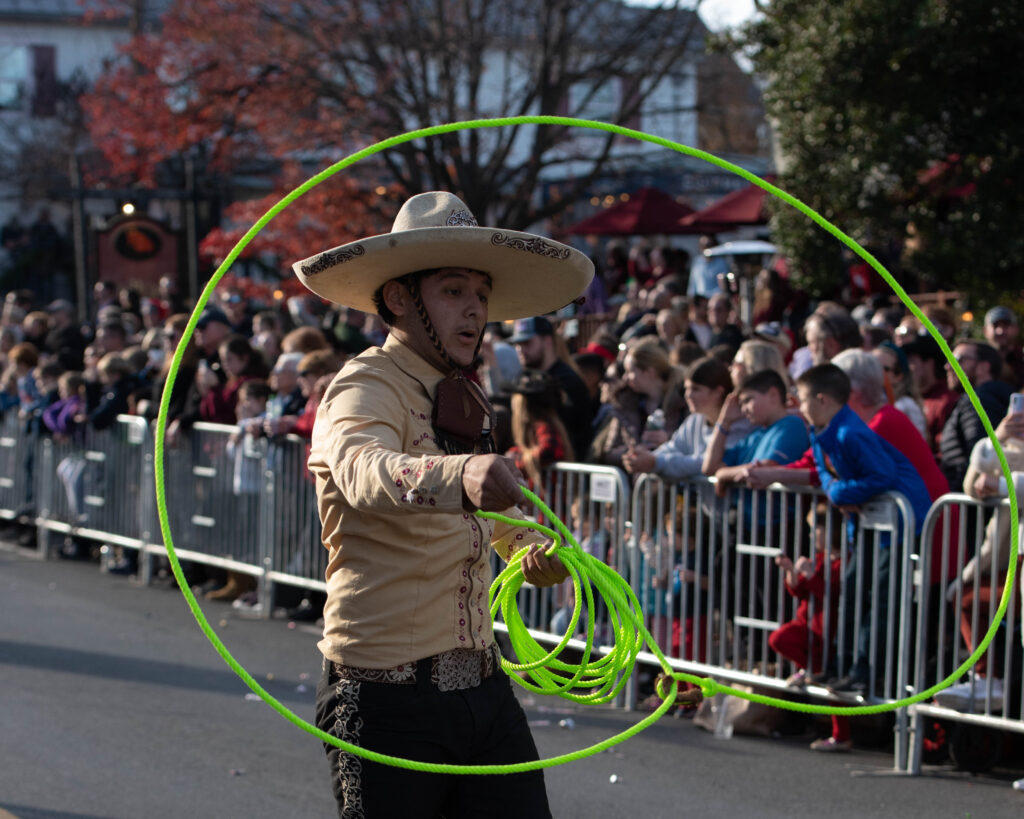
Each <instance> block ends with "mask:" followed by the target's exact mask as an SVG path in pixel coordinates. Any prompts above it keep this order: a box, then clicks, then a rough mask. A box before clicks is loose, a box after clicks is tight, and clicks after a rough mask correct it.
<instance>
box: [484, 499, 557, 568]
mask: <svg viewBox="0 0 1024 819" xmlns="http://www.w3.org/2000/svg"><path fill="white" fill-rule="evenodd" d="M502 514H503V515H505V517H508V518H515V519H516V520H526V515H524V514H523V512H522V510H521V509H518V508H516V507H513V508H512V509H507V510H506V511H504V512H502ZM491 522H492V523H493V524H494V531H493V533H492V535H491V548H492V549H494V551H496V552H497V553H498V557H500V558H501V559H502V560H504V561H505V562H506V563H508V561H509V559H510V558H511V557H512V555H514V554H515V553H516V552H518V551H519V550H520V549H522V548H523V547H524V546H532V545H533V544H535V543H545V542H546V541H547V537H546V536H545V535H544V534H543V533H542V532H539V531H537V530H536V529H532V528H530V527H523V526H514V525H512V524H509V523H505V522H504V521H500V520H496V521H491Z"/></svg>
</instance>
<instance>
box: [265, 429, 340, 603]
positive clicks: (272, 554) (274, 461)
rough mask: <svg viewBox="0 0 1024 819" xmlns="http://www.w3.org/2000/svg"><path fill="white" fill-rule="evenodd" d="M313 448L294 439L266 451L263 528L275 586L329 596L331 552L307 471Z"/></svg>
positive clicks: (277, 441) (268, 570) (276, 441)
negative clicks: (327, 573) (326, 575)
mask: <svg viewBox="0 0 1024 819" xmlns="http://www.w3.org/2000/svg"><path fill="white" fill-rule="evenodd" d="M308 444H309V442H308V441H306V440H305V439H303V438H299V437H297V436H294V435H289V436H287V437H284V438H275V439H273V440H272V441H271V442H270V445H269V447H268V449H267V460H266V462H265V465H264V473H263V474H264V484H263V498H264V508H263V521H262V523H261V531H262V532H263V533H264V534H265V536H266V539H267V549H266V551H265V554H266V555H267V563H266V565H265V569H266V576H267V579H268V581H269V582H271V583H283V584H286V585H291V586H299V587H302V588H307V589H315V590H318V591H326V590H327V584H326V582H325V581H324V573H325V571H326V570H327V549H326V548H324V546H323V543H322V542H321V539H320V533H321V527H320V515H319V511H318V510H317V505H316V488H315V486H314V483H313V477H312V475H310V473H309V471H308V469H307V468H306V458H307V449H308ZM266 610H267V614H268V616H269V607H267V609H266Z"/></svg>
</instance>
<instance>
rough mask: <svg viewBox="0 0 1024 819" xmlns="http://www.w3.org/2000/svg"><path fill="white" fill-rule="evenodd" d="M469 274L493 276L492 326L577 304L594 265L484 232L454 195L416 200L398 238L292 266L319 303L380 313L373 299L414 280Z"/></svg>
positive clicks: (544, 242) (579, 256)
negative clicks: (429, 274) (418, 275)
mask: <svg viewBox="0 0 1024 819" xmlns="http://www.w3.org/2000/svg"><path fill="white" fill-rule="evenodd" d="M439 267H464V268H469V269H470V270H478V271H480V272H482V273H487V274H488V275H490V277H491V282H492V290H491V295H490V297H489V299H488V311H487V312H488V320H489V321H507V320H509V319H517V318H525V317H528V316H539V315H543V314H544V313H550V312H553V311H555V310H558V309H559V308H561V307H564V306H565V305H567V304H569V302H571V301H573V300H574V299H576V298H577V297H578V296H579V295H580V294H581V293H582V292H583V291H584V290H585V289H586V288H587V285H589V284H590V280H591V279H592V278H593V276H594V265H593V263H592V262H591V261H590V259H588V258H587V256H586V255H585V254H583V253H580V252H579V251H578V250H575V249H574V248H571V247H569V246H568V245H564V244H562V243H560V242H555V241H553V240H551V239H546V238H542V237H540V236H536V235H534V234H532V233H522V232H520V231H516V230H502V229H500V228H491V227H480V226H479V225H478V224H477V221H476V219H475V218H474V216H473V214H472V213H471V212H470V210H469V208H468V207H466V205H465V203H464V202H463V201H462V200H461V199H459V198H458V197H457V196H455V195H454V194H451V193H448V192H446V191H432V192H429V193H421V194H418V195H417V196H413V197H412V198H411V199H409V200H408V201H407V202H406V203H405V204H404V205H402V209H401V210H400V211H399V212H398V216H397V217H396V218H395V223H394V225H392V227H391V232H390V233H383V234H380V235H379V236H370V237H367V238H365V239H360V240H359V241H356V242H349V243H348V244H344V245H341V246H339V247H335V248H332V249H331V250H325V251H323V252H322V253H317V254H316V255H315V256H310V257H309V258H308V259H303V260H302V261H300V262H296V263H295V264H293V265H292V268H293V269H294V270H295V274H296V275H297V276H298V277H299V280H300V281H301V282H302V283H303V284H304V285H306V287H308V288H309V289H310V290H312V291H313V292H314V293H316V294H317V295H318V296H320V297H322V298H324V299H327V300H328V301H332V302H334V303H336V304H341V305H344V306H346V307H354V308H355V309H357V310H362V311H363V312H367V313H373V312H375V311H376V308H375V307H374V304H373V294H374V293H375V292H376V290H377V288H379V287H380V286H381V285H382V284H384V282H386V281H388V280H389V279H394V278H397V277H399V276H404V275H405V274H406V273H413V272H416V271H419V270H431V269H434V268H439Z"/></svg>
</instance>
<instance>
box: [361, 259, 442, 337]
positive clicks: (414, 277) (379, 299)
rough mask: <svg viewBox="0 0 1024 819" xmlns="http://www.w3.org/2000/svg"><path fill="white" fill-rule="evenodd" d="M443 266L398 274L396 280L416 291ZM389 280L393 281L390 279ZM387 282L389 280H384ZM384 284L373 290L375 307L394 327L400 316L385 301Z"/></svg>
mask: <svg viewBox="0 0 1024 819" xmlns="http://www.w3.org/2000/svg"><path fill="white" fill-rule="evenodd" d="M440 269H441V268H439V267H437V268H431V269H429V270H417V271H415V272H413V273H406V274H405V275H404V276H396V277H395V281H397V282H399V283H400V284H403V285H405V287H406V288H407V289H408V290H409V292H415V291H416V290H417V289H418V288H419V283H420V282H421V281H422V280H423V279H425V278H426V277H427V276H429V275H431V274H433V273H437V272H438V270H440ZM388 281H391V279H389V280H388ZM384 284H387V282H384ZM384 284H382V285H381V286H380V287H378V288H377V289H376V290H375V291H374V292H373V308H374V309H375V310H376V311H377V315H378V316H380V319H381V321H383V322H384V323H385V324H386V325H387V326H388V327H393V326H394V324H395V320H396V319H397V318H398V317H397V316H396V315H395V314H394V313H392V312H391V310H390V309H389V308H388V306H387V305H386V304H385V303H384Z"/></svg>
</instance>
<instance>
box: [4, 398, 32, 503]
mask: <svg viewBox="0 0 1024 819" xmlns="http://www.w3.org/2000/svg"><path fill="white" fill-rule="evenodd" d="M37 437H38V436H37V435H36V433H35V431H34V430H32V429H30V428H29V426H28V424H27V422H26V421H25V420H24V419H22V418H19V417H18V411H17V409H9V410H7V412H6V413H4V414H3V416H2V417H0V517H2V518H4V519H6V520H14V519H15V518H17V517H19V516H20V515H24V514H28V513H31V512H32V506H33V497H32V493H33V490H34V486H33V482H32V480H31V476H32V470H33V467H34V460H35V450H36V439H37Z"/></svg>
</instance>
